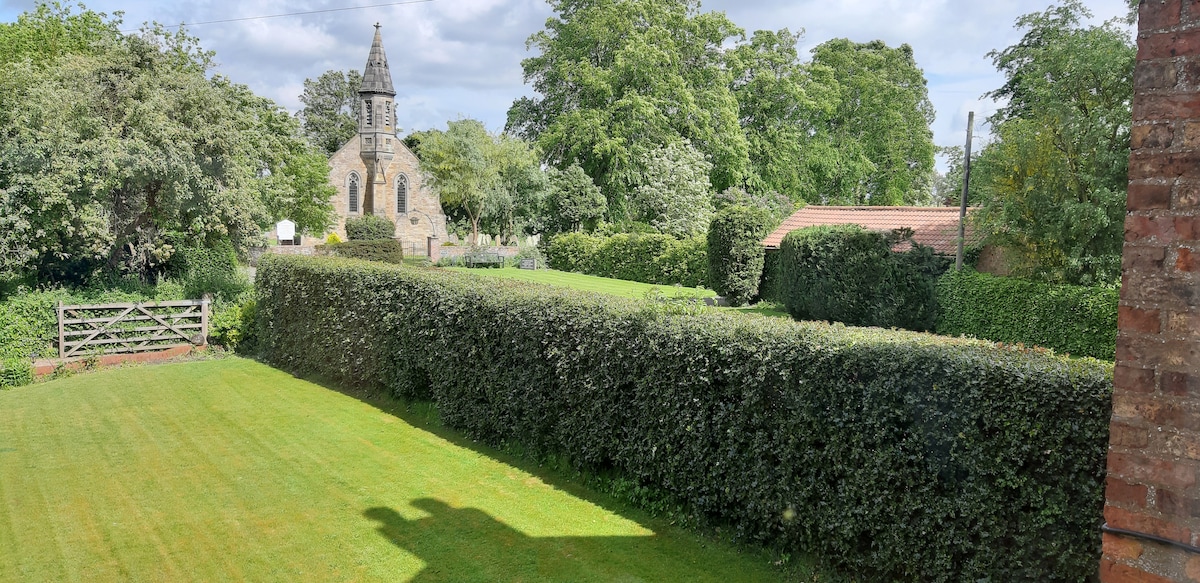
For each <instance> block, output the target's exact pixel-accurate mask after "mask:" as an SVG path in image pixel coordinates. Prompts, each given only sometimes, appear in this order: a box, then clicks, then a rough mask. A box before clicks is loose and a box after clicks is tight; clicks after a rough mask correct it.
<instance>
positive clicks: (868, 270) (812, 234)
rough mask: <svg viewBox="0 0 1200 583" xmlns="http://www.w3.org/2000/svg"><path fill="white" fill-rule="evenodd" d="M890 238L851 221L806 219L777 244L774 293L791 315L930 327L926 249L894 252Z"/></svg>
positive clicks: (932, 302) (932, 274)
mask: <svg viewBox="0 0 1200 583" xmlns="http://www.w3.org/2000/svg"><path fill="white" fill-rule="evenodd" d="M894 243H895V240H894V239H893V238H891V237H888V236H886V235H884V234H882V233H877V232H873V231H867V230H865V229H863V228H862V227H859V226H858V225H830V226H817V227H808V228H806V229H798V230H795V231H792V232H791V233H788V235H787V236H786V237H784V239H783V243H782V244H781V245H780V250H779V252H780V254H781V255H780V257H779V261H780V266H779V267H780V282H779V285H780V286H781V287H780V295H782V296H783V298H782V299H783V303H784V305H785V306H787V311H788V313H790V314H791V315H792V317H793V318H796V319H799V320H828V321H832V322H843V323H846V324H851V325H855V326H880V327H884V328H890V327H896V328H906V329H909V330H929V329H932V328H933V326H934V324H935V323H936V318H937V300H936V297H935V290H934V285H935V281H936V280H935V278H936V277H937V276H938V275H941V272H940V271H938V270H936V269H933V268H931V267H930V264H931V263H933V262H934V261H935V258H934V255H933V254H932V252H930V251H929V250H927V249H926V250H922V249H921V248H919V247H917V246H915V245H914V249H913V251H911V252H909V253H893V252H892V250H891V248H892V245H893V244H894Z"/></svg>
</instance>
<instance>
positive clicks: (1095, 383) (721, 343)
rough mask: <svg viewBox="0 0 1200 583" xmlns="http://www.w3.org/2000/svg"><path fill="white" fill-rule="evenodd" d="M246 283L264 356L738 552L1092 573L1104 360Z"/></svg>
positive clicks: (352, 274)
mask: <svg viewBox="0 0 1200 583" xmlns="http://www.w3.org/2000/svg"><path fill="white" fill-rule="evenodd" d="M257 289H258V305H259V309H260V314H259V316H260V317H259V319H258V323H259V334H260V344H261V347H262V351H263V354H264V357H265V358H266V359H267V360H268V361H269V362H272V363H274V364H276V365H278V366H281V367H283V368H285V369H288V370H291V371H293V372H296V373H300V374H315V375H320V376H323V377H325V378H329V379H331V380H334V381H338V382H342V383H345V384H349V385H358V386H365V387H374V388H377V389H386V390H389V391H392V392H395V393H396V394H399V395H401V396H404V397H408V398H429V399H432V400H433V401H434V402H435V403H436V404H437V407H438V410H439V414H440V415H441V418H442V419H443V420H444V421H445V422H446V423H447V424H448V425H450V426H452V427H456V428H458V429H460V430H462V431H463V432H465V433H466V434H467V435H469V436H470V437H472V438H475V439H479V440H482V441H484V442H487V443H491V444H500V443H512V444H520V445H521V446H522V447H523V448H525V450H526V451H528V452H530V455H535V456H543V457H549V456H565V457H569V458H570V459H571V460H573V463H575V464H577V465H578V466H579V467H581V468H583V469H588V470H599V469H604V468H608V469H610V470H611V471H615V472H619V473H620V474H621V475H622V476H624V477H625V478H624V479H625V480H628V481H629V482H630V483H633V484H636V487H637V488H639V489H640V488H653V489H655V490H657V491H661V492H663V493H664V494H665V495H668V496H671V497H674V498H677V499H679V500H682V501H684V502H685V503H686V504H687V505H688V507H689V508H690V509H691V510H692V511H693V512H696V513H698V514H703V515H707V516H709V517H710V518H712V519H714V520H717V521H722V522H725V523H727V524H729V525H730V527H731V528H732V529H733V532H735V533H736V534H737V535H738V536H739V537H740V538H741V539H743V540H754V541H762V542H764V543H767V544H773V545H779V546H781V547H783V548H788V549H803V550H804V551H805V552H812V553H815V554H817V555H818V556H820V557H822V558H823V559H824V560H825V561H827V562H829V563H832V564H835V565H838V566H841V567H843V568H846V569H848V570H851V571H854V572H856V573H859V574H861V578H862V579H864V580H882V581H934V582H939V581H978V580H991V581H1081V580H1084V579H1085V578H1086V577H1087V576H1089V574H1092V573H1094V572H1095V570H1096V566H1097V557H1098V556H1099V552H1100V531H1099V527H1100V524H1101V522H1102V509H1103V505H1104V485H1103V480H1104V476H1105V456H1106V453H1107V447H1108V420H1109V416H1110V402H1111V365H1108V364H1105V363H1101V362H1099V361H1095V360H1091V359H1065V358H1061V357H1056V356H1054V355H1052V354H1048V353H1044V352H1037V351H1029V350H1020V349H1017V348H1014V347H1004V346H997V345H993V344H989V343H984V342H981V341H977V340H969V339H956V338H944V337H937V336H932V335H928V334H917V333H911V332H903V331H891V330H882V329H867V328H847V327H844V326H841V325H831V324H824V323H818V322H802V323H796V322H791V321H788V320H780V319H775V318H760V317H753V316H747V315H744V314H731V313H727V312H720V311H715V310H696V309H693V310H690V311H680V310H676V309H674V307H673V306H669V305H668V306H663V305H659V304H656V303H652V302H651V303H648V302H644V301H639V300H630V299H622V298H615V297H608V296H600V295H594V294H587V293H582V292H577V291H572V290H566V289H563V288H551V287H544V286H535V285H530V284H528V283H524V282H509V281H497V280H494V279H491V278H484V277H480V276H474V275H471V274H462V273H456V272H446V271H436V270H414V269H403V268H397V267H393V266H386V265H381V264H369V263H365V262H355V261H345V260H337V259H326V258H305V257H288V256H276V257H270V258H267V259H265V260H264V262H263V265H262V266H261V267H260V269H259V273H258V288H257ZM464 338H471V339H474V340H473V341H470V342H464V341H463V339H464Z"/></svg>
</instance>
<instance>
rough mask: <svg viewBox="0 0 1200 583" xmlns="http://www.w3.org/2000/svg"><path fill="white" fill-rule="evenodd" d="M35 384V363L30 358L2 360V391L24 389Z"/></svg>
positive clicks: (0, 368)
mask: <svg viewBox="0 0 1200 583" xmlns="http://www.w3.org/2000/svg"><path fill="white" fill-rule="evenodd" d="M32 382H33V363H31V362H30V360H29V359H28V358H0V389H8V388H12V387H23V386H25V385H28V384H29V383H32Z"/></svg>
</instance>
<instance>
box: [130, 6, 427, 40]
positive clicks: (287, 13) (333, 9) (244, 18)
mask: <svg viewBox="0 0 1200 583" xmlns="http://www.w3.org/2000/svg"><path fill="white" fill-rule="evenodd" d="M434 1H435V0H405V1H403V2H385V3H383V4H370V5H367V6H345V7H342V8H324V9H321V10H306V11H303V12H286V13H283V14H264V15H261V16H243V17H240V18H222V19H220V20H205V21H202V22H181V23H179V24H164V25H163V26H164V27H180V28H182V27H184V26H201V25H205V24H225V23H230V22H245V21H248V20H263V19H267V18H284V17H288V16H305V15H309V14H326V13H330V12H346V11H350V10H366V9H368V8H386V7H389V6H401V5H404V4H426V3H429V2H434ZM121 32H122V33H133V32H138V31H137V30H123V31H121Z"/></svg>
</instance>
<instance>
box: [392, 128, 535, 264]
mask: <svg viewBox="0 0 1200 583" xmlns="http://www.w3.org/2000/svg"><path fill="white" fill-rule="evenodd" d="M413 140H414V141H415V142H418V143H419V148H420V158H421V170H422V172H424V173H425V174H426V175H428V176H429V177H430V179H431V184H432V185H433V186H435V187H436V188H437V189H438V194H439V195H440V197H441V200H442V205H443V207H444V208H446V210H447V213H448V214H450V215H451V216H453V214H454V211H459V212H461V213H462V214H463V215H465V218H466V219H467V221H468V222H469V224H470V225H471V238H470V243H471V244H475V243H477V242H478V241H479V231H480V227H481V224H482V223H483V221H484V220H485V219H486V220H487V221H488V223H489V226H490V227H491V228H490V230H491V231H492V233H493V234H496V235H501V236H503V237H504V238H511V236H512V235H513V234H515V233H516V232H517V231H519V230H521V231H523V230H526V229H525V227H526V226H527V225H531V224H535V223H536V220H537V218H538V217H537V214H538V210H539V208H540V207H541V199H542V197H543V196H544V191H545V189H546V179H545V176H543V175H542V171H541V169H540V168H539V166H538V162H537V155H536V153H535V152H534V151H533V150H532V149H530V147H529V144H527V143H525V142H524V141H522V140H520V139H517V138H514V137H512V136H508V135H503V134H501V135H493V134H492V133H490V132H488V130H487V128H485V127H484V125H483V122H480V121H478V120H474V119H460V120H457V121H451V122H449V123H448V124H447V129H446V131H441V130H429V131H425V132H420V135H418V136H414V137H413ZM535 228H536V227H535Z"/></svg>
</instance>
